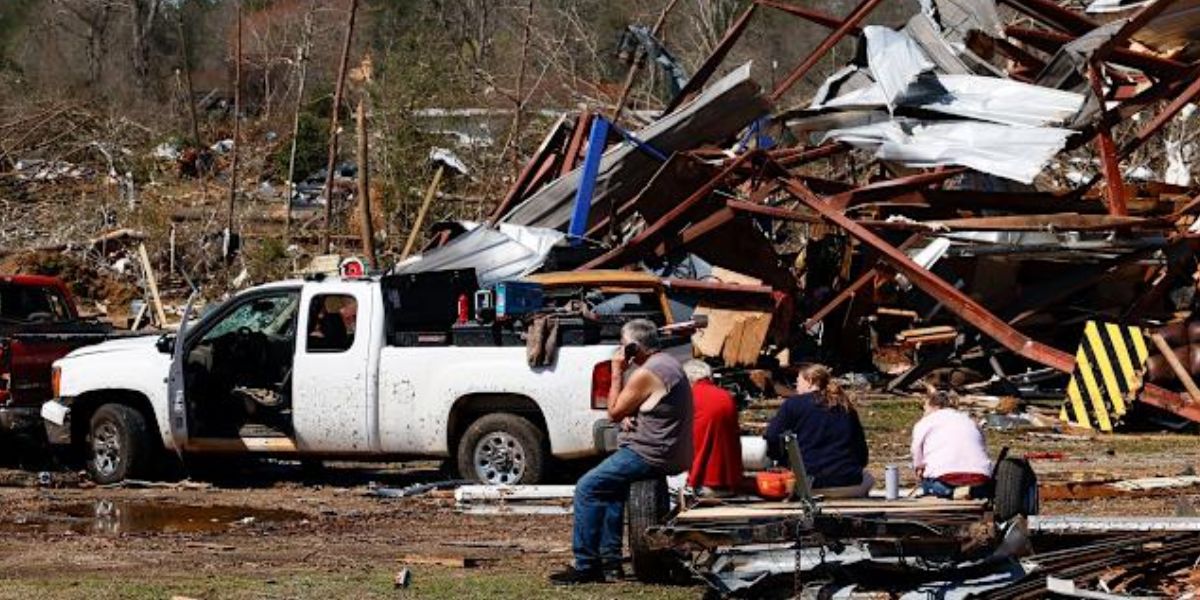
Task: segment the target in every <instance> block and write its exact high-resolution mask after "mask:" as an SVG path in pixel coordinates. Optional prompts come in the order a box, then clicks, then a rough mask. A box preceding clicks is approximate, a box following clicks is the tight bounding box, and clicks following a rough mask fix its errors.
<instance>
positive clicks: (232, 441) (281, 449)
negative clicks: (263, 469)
mask: <svg viewBox="0 0 1200 600" xmlns="http://www.w3.org/2000/svg"><path fill="white" fill-rule="evenodd" d="M187 449H188V450H189V451H195V452H261V453H270V454H298V453H299V452H300V451H299V450H298V449H297V448H296V441H295V440H293V439H292V438H287V437H241V438H192V439H189V440H188V442H187Z"/></svg>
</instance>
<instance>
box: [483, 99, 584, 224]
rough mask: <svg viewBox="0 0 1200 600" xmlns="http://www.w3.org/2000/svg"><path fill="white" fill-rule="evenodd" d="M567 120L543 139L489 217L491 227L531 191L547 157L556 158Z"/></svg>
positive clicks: (564, 117)
mask: <svg viewBox="0 0 1200 600" xmlns="http://www.w3.org/2000/svg"><path fill="white" fill-rule="evenodd" d="M566 119H567V117H566V115H563V116H562V117H561V118H559V120H558V122H556V123H555V124H554V126H553V127H551V128H550V133H547V134H546V137H545V138H543V139H542V143H541V145H539V146H538V149H537V150H536V151H535V152H534V153H533V156H532V157H530V158H529V162H527V163H525V166H524V167H522V168H521V172H520V173H519V174H518V175H517V180H516V181H514V182H513V184H512V187H510V188H509V189H508V193H507V194H505V195H504V199H503V200H501V201H500V204H499V205H498V206H496V210H494V211H492V215H491V216H490V217H488V220H487V224H488V225H489V226H490V225H495V224H496V222H497V221H499V220H500V219H501V218H503V217H504V215H505V214H506V213H507V212H508V209H510V208H512V206H513V204H515V203H516V202H517V201H518V200H520V199H521V198H523V197H524V195H525V193H526V191H527V190H528V189H529V184H530V182H531V181H532V180H533V178H534V176H535V175H537V173H538V169H540V168H541V167H542V164H543V163H544V162H545V159H546V156H548V155H549V156H554V155H555V154H556V152H554V150H553V149H552V148H553V147H554V146H555V145H556V144H558V143H559V142H560V140H559V138H560V137H561V134H562V132H563V130H564V127H565V125H566Z"/></svg>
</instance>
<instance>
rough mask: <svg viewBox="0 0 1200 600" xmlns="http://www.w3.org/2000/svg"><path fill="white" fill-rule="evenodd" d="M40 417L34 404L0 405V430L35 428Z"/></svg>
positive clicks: (22, 430)
mask: <svg viewBox="0 0 1200 600" xmlns="http://www.w3.org/2000/svg"><path fill="white" fill-rule="evenodd" d="M41 420H42V417H41V415H40V414H39V412H38V407H36V406H5V407H0V430H4V431H20V432H24V431H29V430H30V429H37V427H38V424H39V423H40V422H41Z"/></svg>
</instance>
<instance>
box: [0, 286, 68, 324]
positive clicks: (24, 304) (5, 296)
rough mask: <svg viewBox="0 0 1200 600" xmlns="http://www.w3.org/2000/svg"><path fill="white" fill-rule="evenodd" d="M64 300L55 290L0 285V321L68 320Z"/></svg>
mask: <svg viewBox="0 0 1200 600" xmlns="http://www.w3.org/2000/svg"><path fill="white" fill-rule="evenodd" d="M70 318H71V313H70V311H69V310H67V303H66V300H65V299H63V297H62V296H61V295H60V294H59V293H58V292H57V291H55V290H52V289H49V288H43V287H31V286H22V285H11V284H3V285H0V319H3V320H5V321H19V322H26V323H27V322H49V321H67V320H70Z"/></svg>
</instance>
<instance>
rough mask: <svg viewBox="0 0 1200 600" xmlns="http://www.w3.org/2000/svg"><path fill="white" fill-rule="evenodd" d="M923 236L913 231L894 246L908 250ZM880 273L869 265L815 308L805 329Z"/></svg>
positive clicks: (880, 272) (820, 319)
mask: <svg viewBox="0 0 1200 600" xmlns="http://www.w3.org/2000/svg"><path fill="white" fill-rule="evenodd" d="M924 237H925V236H924V234H922V233H914V234H912V235H910V236H908V239H906V240H904V242H903V243H901V244H900V245H899V246H896V249H897V250H899V251H901V252H904V251H905V250H908V249H909V248H911V247H912V246H913V245H914V244H916V243H917V242H919V241H921V239H922V238H924ZM876 262H878V261H876ZM881 274H882V271H881V270H880V269H879V267H878V266H874V267H871V268H870V269H867V270H866V271H865V272H864V273H863V274H862V275H859V276H858V279H855V280H854V281H853V282H852V283H851V284H850V285H848V286H846V287H845V288H844V289H843V290H842V291H840V292H838V295H836V296H834V297H833V298H832V299H830V300H829V302H826V303H825V306H822V307H821V308H819V309H817V311H816V312H814V313H813V314H812V315H810V316H809V317H808V318H807V319H805V320H804V329H805V331H807V330H810V329H812V328H813V327H815V326H816V324H817V323H820V322H821V321H824V320H825V317H828V316H829V315H830V314H831V313H832V312H833V311H835V310H837V309H838V307H839V306H841V305H842V304H844V303H845V302H846V301H847V300H850V299H851V298H853V297H854V296H855V295H857V294H858V292H859V291H860V290H862V289H863V288H864V287H866V286H867V285H868V284H870V283H871V282H872V281H874V280H875V278H876V277H878V276H879V275H881Z"/></svg>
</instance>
